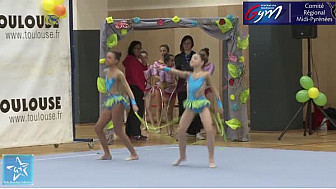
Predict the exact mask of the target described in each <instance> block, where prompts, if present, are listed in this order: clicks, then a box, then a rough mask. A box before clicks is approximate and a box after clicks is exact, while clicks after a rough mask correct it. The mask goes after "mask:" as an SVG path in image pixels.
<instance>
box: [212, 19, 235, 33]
mask: <svg viewBox="0 0 336 189" xmlns="http://www.w3.org/2000/svg"><path fill="white" fill-rule="evenodd" d="M223 20H224V21H223ZM216 24H217V26H218V28H219V29H220V31H221V32H222V33H226V32H228V31H229V30H231V29H232V28H233V26H232V23H231V21H230V20H229V19H227V18H223V19H220V20H217V21H216Z"/></svg>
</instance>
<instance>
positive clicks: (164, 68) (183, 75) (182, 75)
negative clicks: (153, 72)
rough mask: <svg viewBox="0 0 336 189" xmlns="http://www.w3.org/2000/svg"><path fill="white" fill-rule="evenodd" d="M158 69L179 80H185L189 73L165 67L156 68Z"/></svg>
mask: <svg viewBox="0 0 336 189" xmlns="http://www.w3.org/2000/svg"><path fill="white" fill-rule="evenodd" d="M158 69H159V70H163V71H164V72H169V73H170V74H173V75H176V76H178V77H181V78H187V77H188V76H189V74H190V72H188V71H181V70H177V69H175V68H170V67H165V66H160V67H158Z"/></svg>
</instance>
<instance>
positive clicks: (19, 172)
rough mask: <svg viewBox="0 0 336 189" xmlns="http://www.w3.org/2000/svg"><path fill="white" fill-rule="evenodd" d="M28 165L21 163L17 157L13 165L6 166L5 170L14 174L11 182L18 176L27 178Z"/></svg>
mask: <svg viewBox="0 0 336 189" xmlns="http://www.w3.org/2000/svg"><path fill="white" fill-rule="evenodd" d="M28 165H29V164H28V163H22V162H21V160H20V158H19V157H16V161H15V164H14V165H8V166H6V169H8V170H11V171H13V172H14V174H13V181H16V180H17V179H18V178H19V177H20V176H23V177H25V176H28V173H27V168H28Z"/></svg>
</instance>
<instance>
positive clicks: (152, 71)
mask: <svg viewBox="0 0 336 189" xmlns="http://www.w3.org/2000/svg"><path fill="white" fill-rule="evenodd" d="M159 50H160V58H159V59H158V60H156V61H154V63H153V65H152V66H150V67H149V68H148V70H147V71H145V77H146V79H153V80H154V83H155V84H154V86H153V87H152V90H151V91H150V93H153V94H154V95H155V98H156V105H157V108H156V123H157V126H158V127H159V126H160V125H161V121H162V120H161V118H162V117H161V111H162V91H161V89H160V87H159V85H160V81H159V80H160V77H159V73H160V71H159V70H158V69H157V67H159V66H162V65H165V64H164V54H166V53H169V46H168V45H167V44H163V45H161V46H160V49H159ZM151 100H152V99H151V98H150V99H149V100H148V102H147V106H148V109H146V110H147V111H146V112H147V113H148V116H149V118H150V120H153V115H152V111H151V107H150V106H151ZM152 125H154V124H152ZM157 132H160V130H158V131H157Z"/></svg>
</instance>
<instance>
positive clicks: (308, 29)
mask: <svg viewBox="0 0 336 189" xmlns="http://www.w3.org/2000/svg"><path fill="white" fill-rule="evenodd" d="M292 33H293V37H294V38H296V39H306V38H317V25H293V26H292Z"/></svg>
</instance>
